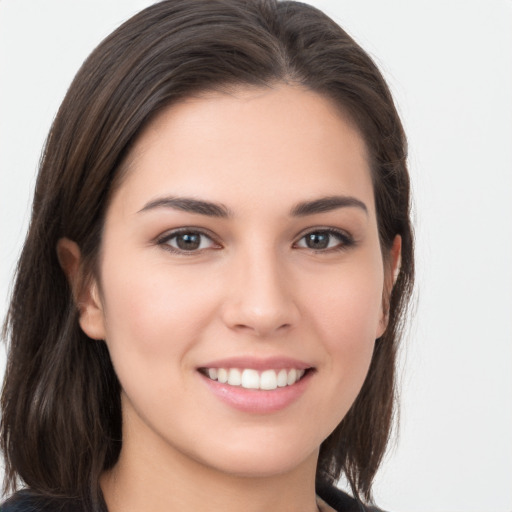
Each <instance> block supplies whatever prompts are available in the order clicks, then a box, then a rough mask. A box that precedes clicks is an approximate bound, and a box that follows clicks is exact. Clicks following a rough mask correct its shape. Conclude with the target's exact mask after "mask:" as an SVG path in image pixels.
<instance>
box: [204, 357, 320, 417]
mask: <svg viewBox="0 0 512 512" xmlns="http://www.w3.org/2000/svg"><path fill="white" fill-rule="evenodd" d="M197 370H198V372H199V373H200V374H201V375H202V377H203V381H204V382H205V384H206V385H207V388H209V389H210V391H211V392H213V394H214V395H216V396H217V397H218V398H219V399H220V400H221V401H222V402H224V403H226V404H227V405H229V406H231V407H234V408H235V409H238V410H242V411H244V412H249V413H259V414H262V413H272V412H277V411H280V410H283V409H286V408H287V407H288V406H290V405H291V404H292V403H294V402H295V401H297V400H298V399H299V398H300V396H302V394H303V393H304V392H305V390H306V389H307V387H308V386H309V384H308V383H309V382H310V381H311V377H312V376H313V375H314V373H315V368H314V367H313V366H312V365H310V364H308V363H305V362H303V361H298V360H294V359H289V358H271V359H254V358H232V359H224V360H222V361H215V362H209V363H207V364H205V365H204V366H201V367H199V368H198V369H197Z"/></svg>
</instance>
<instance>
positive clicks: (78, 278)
mask: <svg viewBox="0 0 512 512" xmlns="http://www.w3.org/2000/svg"><path fill="white" fill-rule="evenodd" d="M57 257H58V259H59V263H60V266H61V268H62V270H63V271H64V274H66V277H67V280H68V282H69V286H70V287H71V291H72V293H73V300H74V301H75V304H76V307H77V309H78V317H79V320H78V321H79V323H80V327H81V328H82V330H83V331H84V332H85V334H87V336H89V338H93V339H95V340H103V339H105V319H104V315H103V305H102V303H101V297H100V294H99V289H98V284H97V282H96V279H95V278H85V277H84V275H83V267H82V255H81V252H80V248H79V247H78V244H77V243H76V242H73V241H72V240H70V239H69V238H61V239H60V240H59V241H58V242H57Z"/></svg>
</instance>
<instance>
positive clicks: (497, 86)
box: [0, 0, 512, 512]
mask: <svg viewBox="0 0 512 512" xmlns="http://www.w3.org/2000/svg"><path fill="white" fill-rule="evenodd" d="M150 3H151V2H150V1H147V0H72V1H70V0H44V1H42V0H0V223H1V232H0V262H1V263H0V308H1V310H0V313H1V314H2V317H3V316H4V314H5V311H6V305H7V296H8V292H9V286H10V280H11V277H12V274H13V271H14V267H15V262H16V258H17V256H18V254H19V251H20V248H21V245H22V242H23V238H24V233H25V230H26V227H27V222H28V218H29V212H30V201H31V195H32V188H33V184H34V177H35V173H36V169H37V164H38V160H39V156H40V151H41V147H42V144H43V141H44V138H45V136H46V134H47V132H48V129H49V126H50V123H51V121H52V118H53V116H54V115H55V113H56V110H57V108H58V106H59V103H60V101H61V100H62V97H63V95H64V93H65V91H66V89H67V87H68V85H69V83H70V82H71V79H72V77H73V76H74V74H75V72H76V71H77V69H78V67H79V66H80V64H81V62H82V61H83V60H84V59H85V57H86V56H87V55H88V54H89V53H90V51H91V50H92V49H93V48H94V47H95V46H96V45H97V44H98V43H99V41H100V40H101V39H102V38H103V37H104V36H106V35H107V34H108V33H110V32H111V31H112V30H113V29H114V28H116V27H117V26H118V25H119V24H120V23H121V22H122V21H124V20H125V19H127V18H128V17H129V16H131V15H132V14H134V13H135V12H136V11H138V10H140V9H141V8H143V7H145V6H147V5H149V4H150ZM311 3H312V4H314V5H316V6H318V7H320V8H321V9H323V10H325V11H326V12H327V13H328V14H330V15H331V16H332V17H333V18H334V19H336V20H337V21H338V22H339V23H340V24H341V25H342V26H343V27H344V28H345V29H346V30H347V31H348V32H349V33H350V34H351V35H352V36H354V37H355V39H356V40H357V41H358V42H359V43H360V44H361V45H362V46H363V47H364V48H365V49H366V50H367V51H368V52H369V53H370V54H371V55H372V56H373V57H374V59H375V60H376V62H377V64H378V65H379V66H380V68H381V69H382V71H383V73H384V75H385V77H386V78H387V80H388V82H389V84H390V86H391V88H392V90H393V93H394V95H395V98H396V101H397V104H398V107H399V110H400V112H401V115H402V117H403V121H404V124H405V127H406V131H407V133H408V136H409V143H410V159H409V162H410V169H411V175H412V179H413V191H414V204H415V206H414V217H415V226H416V236H417V258H418V259H417V264H418V286H417V292H416V302H417V313H416V317H415V320H414V321H413V322H412V324H411V328H410V331H409V334H408V336H407V339H406V340H405V341H404V345H403V352H402V360H401V385H402V398H401V402H402V409H401V425H400V429H399V434H400V435H399V438H398V440H397V442H396V443H394V447H392V449H391V450H390V452H389V453H388V456H387V458H386V460H385V463H384V465H383V468H382V470H381V472H380V473H379V476H378V479H377V482H376V487H375V495H376V498H377V503H378V504H379V505H380V506H381V507H383V508H384V509H387V510H390V511H392V512H458V511H460V512H462V511H464V512H510V511H511V510H512V1H511V0H428V1H427V0H323V1H320V0H318V1H312V2H311ZM3 361H4V355H3V353H2V356H1V361H0V363H1V367H2V368H3V366H4V363H3Z"/></svg>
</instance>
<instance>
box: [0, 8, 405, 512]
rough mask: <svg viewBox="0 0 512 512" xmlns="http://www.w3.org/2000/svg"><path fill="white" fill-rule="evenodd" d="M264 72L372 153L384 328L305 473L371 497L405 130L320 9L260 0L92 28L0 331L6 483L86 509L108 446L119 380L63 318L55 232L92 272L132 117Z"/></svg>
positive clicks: (389, 382) (394, 324)
mask: <svg viewBox="0 0 512 512" xmlns="http://www.w3.org/2000/svg"><path fill="white" fill-rule="evenodd" d="M276 82H289V83H297V84H301V85H302V86H304V87H307V88H309V89H310V90H313V91H316V92H318V93H320V94H323V95H325V96H327V97H329V98H330V99H332V100H334V102H335V103H336V104H337V105H338V106H339V107H340V108H341V109H342V110H343V111H344V112H345V113H346V114H347V115H348V116H349V117H350V118H351V119H352V121H353V122H354V123H355V125H356V126H357V127H358V129H359V130H360V132H361V133H362V135H363V136H364V139H365V141H366V145H367V148H368V152H369V155H370V159H371V168H372V179H373V185H374V192H375V202H376V211H377V220H378V226H379V235H380V242H381V246H382V250H383V254H385V253H386V252H387V251H389V249H390V248H391V246H392V242H393V239H394V238H395V236H396V235H400V236H401V238H402V255H401V266H400V271H399V274H398V278H397V280H396V283H395V286H394V287H393V290H392V293H391V296H390V297H389V298H388V299H389V300H386V303H387V309H388V315H389V323H388V327H387V329H386V332H385V333H384V335H383V336H382V337H381V338H379V339H378V340H377V341H376V346H375V351H374V355H373V359H372V362H371V367H370V370H369V373H368V376H367V378H366V381H365V383H364V385H363V388H362V390H361V392H360V393H359V395H358V397H357V399H356V401H355V403H354V404H353V406H352V408H351V409H350V411H349V412H348V414H347V415H346V416H345V417H344V418H343V420H342V421H341V423H340V424H339V425H338V427H337V428H336V429H335V430H334V432H333V433H332V434H331V435H330V436H329V437H328V438H327V439H326V440H325V441H324V443H323V444H322V446H321V450H320V458H319V462H318V470H317V479H318V481H319V482H320V481H322V482H325V481H330V482H333V481H335V480H336V479H337V478H338V477H339V476H340V475H341V474H344V475H345V476H346V478H347V479H348V481H349V482H350V484H351V486H352V490H353V492H354V494H355V495H356V496H357V497H364V498H366V499H367V500H370V499H371V484H372V480H373V478H374V475H375V473H376V471H377V468H378V466H379V464H380V462H381V459H382V456H383V453H384V451H385V447H386V444H387V441H388V438H389V432H390V428H391V424H392V418H393V411H394V407H395V359H396V350H397V343H398V341H399V338H400V332H401V329H402V326H403V321H404V318H405V312H406V309H407V304H408V302H409V299H410V294H411V290H412V283H413V274H414V271H413V238H412V229H411V224H410V218H409V216H410V215H409V214H410V198H409V177H408V172H407V167H406V141H405V136H404V132H403V128H402V125H401V122H400V119H399V116H398V114H397V112H396V109H395V106H394V104H393V100H392V98H391V95H390V92H389V90H388V87H387V86H386V83H385V81H384V79H383V78H382V76H381V74H380V72H379V71H378V69H377V68H376V66H375V65H374V63H373V62H372V60H371V58H370V57H369V56H368V55H367V54H366V53H365V52H364V51H363V50H362V49H361V48H360V47H359V46H358V45H357V44H356V43H355V42H354V41H353V39H352V38H351V37H349V36H348V35H347V33H346V32H344V31H343V30H342V29H341V28H340V27H339V26H338V25H337V24H336V23H334V22H333V21H332V20H331V19H330V18H328V17H327V16H326V15H324V14H323V13H322V12H320V11H319V10H317V9H315V8H313V7H311V6H308V5H305V4H300V3H296V2H288V1H283V2H277V1H275V0H209V1H204V0H167V1H164V2H161V3H157V4H155V5H153V6H151V7H149V8H147V9H145V10H144V11H142V12H140V13H139V14H137V15H136V16H134V17H133V18H131V19H130V20H128V21H127V22H126V23H124V24H123V25H122V26H121V27H119V28H118V29H117V30H116V31H115V32H113V33H112V34H111V35H110V36H109V37H107V38H106V39H105V40H104V41H103V42H102V43H101V44H100V45H99V46H98V47H97V48H96V50H95V51H94V52H93V53H92V54H91V55H90V57H89V58H88V59H87V60H86V61H85V63H84V64H83V66H82V67H81V69H80V70H79V72H78V74H77V75H76V77H75V79H74V81H73V83H72V84H71V86H70V88H69V91H68V93H67V95H66V97H65V99H64V101H63V103H62V105H61V107H60V109H59V112H58V114H57V117H56V119H55V121H54V123H53V126H52V128H51V131H50V134H49V137H48V140H47V142H46V146H45V149H44V154H43V158H42V161H41V167H40V171H39V175H38V179H37V184H36V190H35V196H34V203H33V210H32V219H31V223H30V227H29V231H28V234H27V238H26V241H25V245H24V248H23V252H22V255H21V258H20V260H19V263H18V267H17V272H16V279H15V285H14V288H13V294H12V300H11V304H10V309H9V312H8V316H7V319H6V323H5V326H4V336H5V337H6V339H7V340H8V344H9V353H8V363H7V370H6V374H5V381H4V386H3V391H2V398H1V406H2V420H1V447H2V449H3V452H4V455H5V466H6V471H5V482H4V487H5V489H6V490H14V489H15V488H16V486H17V484H18V483H19V481H21V482H22V483H23V484H24V485H27V486H29V487H30V488H32V489H34V490H35V491H37V492H38V493H41V494H43V495H46V496H53V497H56V498H58V497H67V498H77V499H80V500H82V501H83V502H84V503H85V504H86V506H88V507H89V508H90V509H91V510H96V509H97V507H98V503H99V502H100V499H101V498H100V496H101V491H100V488H99V483H98V481H99V476H100V474H101V473H102V472H103V471H105V470H106V469H108V468H111V467H112V466H113V465H114V464H115V463H116V461H117V458H118V456H119V452H120V449H121V444H122V439H121V435H122V432H121V404H120V386H119V382H118V380H117V377H116V375H115V373H114V370H113V367H112V364H111V361H110V357H109V354H108V351H107V348H106V345H105V343H104V342H102V341H95V340H91V339H89V338H88V337H87V336H86V335H85V334H84V333H83V331H82V330H81V329H80V327H79V325H78V320H77V319H78V314H77V308H76V305H75V304H74V301H73V296H72V293H71V290H70V287H69V285H68V283H67V281H66V277H65V275H64V273H63V271H62V270H61V268H60V266H59V262H58V259H57V255H56V245H57V241H58V240H59V239H60V238H61V237H68V238H69V239H72V240H74V241H75V242H76V243H77V244H78V246H79V247H80V249H81V253H82V258H83V269H82V271H83V276H84V279H86V278H87V276H91V275H94V273H95V263H96V261H97V255H98V250H99V248H100V244H101V235H102V226H103V222H104V218H105V212H106V209H107V207H108V201H109V197H110V195H111V193H112V190H113V187H115V186H116V184H117V183H118V181H119V169H120V167H121V163H122V162H123V159H124V158H125V157H126V155H127V153H128V152H129V151H130V148H131V147H132V145H133V143H134V141H135V140H136V139H137V135H138V134H139V133H140V132H141V130H142V129H143V128H144V126H146V125H147V124H148V123H149V122H150V121H151V120H152V119H153V118H154V117H155V115H156V114H157V113H158V112H160V111H161V110H162V109H164V108H166V107H168V106H169V105H170V104H172V103H174V102H177V101H179V100H180V99H183V98H185V97H187V96H190V95H192V94H195V93H199V92H202V91H207V90H219V89H223V88H224V87H226V86H231V85H244V84H245V85H256V86H262V87H266V86H269V85H272V84H274V83H276Z"/></svg>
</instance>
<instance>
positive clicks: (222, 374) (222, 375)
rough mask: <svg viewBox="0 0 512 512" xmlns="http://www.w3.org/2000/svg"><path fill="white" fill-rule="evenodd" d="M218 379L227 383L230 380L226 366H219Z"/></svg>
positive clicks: (222, 382)
mask: <svg viewBox="0 0 512 512" xmlns="http://www.w3.org/2000/svg"><path fill="white" fill-rule="evenodd" d="M217 380H218V381H219V382H220V383H221V384H225V383H226V382H227V381H228V371H227V370H226V368H219V369H218V370H217Z"/></svg>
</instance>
